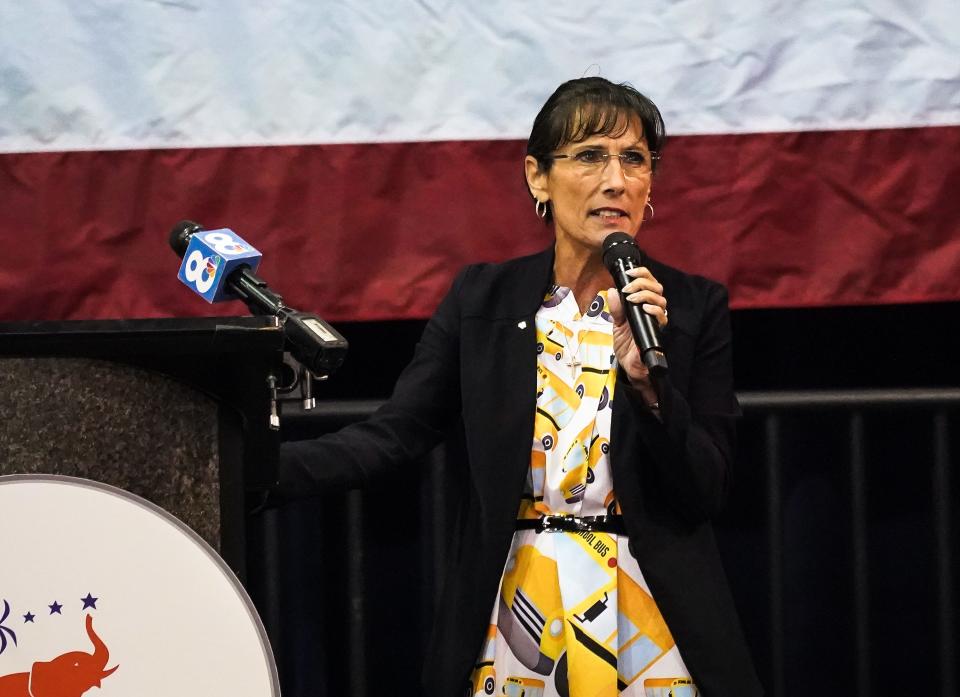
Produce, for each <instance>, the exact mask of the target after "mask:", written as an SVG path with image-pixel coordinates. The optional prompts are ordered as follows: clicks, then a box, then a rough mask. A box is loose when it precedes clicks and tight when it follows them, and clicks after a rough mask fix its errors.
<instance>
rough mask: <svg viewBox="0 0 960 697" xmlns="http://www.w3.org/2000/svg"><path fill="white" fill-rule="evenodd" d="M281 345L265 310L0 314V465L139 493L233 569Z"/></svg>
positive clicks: (266, 432)
mask: <svg viewBox="0 0 960 697" xmlns="http://www.w3.org/2000/svg"><path fill="white" fill-rule="evenodd" d="M283 345H284V334H283V329H282V327H280V326H279V324H278V322H277V320H276V319H275V318H273V317H222V318H220V317H217V318H197V319H179V318H171V319H140V320H89V321H86V320H83V321H65V322H20V323H0V474H23V473H48V474H64V475H71V476H76V477H83V478H86V479H91V480H94V481H99V482H103V483H106V484H111V485H113V486H116V487H119V488H121V489H125V490H127V491H130V492H132V493H134V494H137V495H139V496H142V497H143V498H145V499H147V500H148V501H150V502H152V503H155V504H156V505H158V506H160V507H161V508H164V509H166V510H167V511H169V512H170V513H172V514H173V515H175V516H176V517H177V518H179V519H180V520H182V521H183V522H184V523H186V524H187V525H188V526H190V527H191V528H192V529H193V530H194V531H196V532H197V533H198V534H199V535H200V536H201V537H202V538H203V539H204V540H206V541H207V542H208V543H209V544H210V545H211V546H212V547H213V548H214V549H215V550H217V551H219V553H220V555H221V556H222V557H223V558H224V560H225V561H226V562H227V563H228V564H229V565H230V567H231V568H232V569H233V571H234V573H236V574H237V576H238V577H239V578H240V579H241V580H244V581H245V579H246V562H245V556H246V530H245V517H244V511H245V500H246V497H247V495H248V494H253V493H255V492H257V491H258V490H259V491H262V490H264V489H265V488H266V487H267V486H269V485H270V484H271V483H272V482H273V481H274V480H275V475H276V464H277V452H278V448H279V443H280V436H279V432H278V431H277V430H275V429H273V428H272V427H271V423H270V413H271V411H270V406H271V390H270V387H269V385H268V378H269V377H270V376H273V377H275V378H279V377H280V370H281V368H282V364H283Z"/></svg>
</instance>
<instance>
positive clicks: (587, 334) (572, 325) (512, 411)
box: [280, 77, 762, 697]
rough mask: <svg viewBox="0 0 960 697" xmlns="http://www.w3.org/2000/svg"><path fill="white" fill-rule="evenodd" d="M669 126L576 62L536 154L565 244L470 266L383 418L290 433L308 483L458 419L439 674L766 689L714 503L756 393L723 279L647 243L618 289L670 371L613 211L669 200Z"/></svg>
mask: <svg viewBox="0 0 960 697" xmlns="http://www.w3.org/2000/svg"><path fill="white" fill-rule="evenodd" d="M664 140H665V133H664V126H663V121H662V118H661V116H660V112H659V110H658V109H657V107H656V106H655V105H654V104H653V102H651V101H650V100H649V99H648V98H646V97H645V96H644V95H642V94H640V93H639V92H637V91H636V90H635V89H633V88H632V87H630V86H629V85H617V84H613V83H611V82H609V81H607V80H605V79H603V78H598V77H592V78H583V79H578V80H571V81H569V82H565V83H564V84H562V85H560V87H559V88H557V90H556V91H555V92H554V93H553V95H551V97H550V98H549V99H548V100H547V102H546V104H544V106H543V108H542V109H541V110H540V113H539V114H538V115H537V117H536V119H535V121H534V124H533V129H532V131H531V133H530V138H529V141H528V143H527V155H526V157H525V159H524V162H523V167H524V172H525V175H526V182H527V186H528V188H529V191H530V194H531V195H532V197H533V199H534V206H533V207H534V209H535V212H536V214H537V215H539V216H540V217H541V218H543V219H544V220H545V221H546V222H547V223H548V224H552V226H553V229H554V233H555V241H554V243H553V244H552V245H551V247H550V248H549V249H547V250H545V251H543V252H541V253H539V254H535V255H533V256H529V257H524V258H520V259H514V260H511V261H507V262H504V263H501V264H477V265H473V266H468V267H467V268H465V269H464V270H463V271H461V272H460V273H459V274H458V276H457V277H456V279H455V280H454V282H453V285H452V287H451V289H450V291H449V292H448V293H447V295H446V297H445V298H444V299H443V301H442V302H441V303H440V306H439V307H438V309H437V311H436V313H435V314H434V316H433V317H432V318H431V319H430V321H429V322H428V324H427V326H426V328H425V330H424V333H423V337H422V338H421V340H420V342H419V344H418V345H417V349H416V352H415V355H414V357H413V360H412V361H411V363H410V365H409V366H408V367H407V368H406V369H405V370H404V372H403V373H402V375H401V376H400V379H399V380H398V382H397V385H396V388H395V391H394V393H393V395H392V397H391V398H390V400H389V401H388V402H387V403H386V404H385V405H384V406H383V407H382V408H381V409H380V410H379V411H377V413H376V414H375V415H374V416H373V417H371V418H370V419H369V420H367V421H365V422H363V423H359V424H355V425H352V426H349V427H347V428H345V429H343V430H341V431H339V432H337V433H335V434H331V435H328V436H324V437H323V438H319V439H316V440H312V441H301V442H293V443H285V444H284V445H283V447H282V450H281V461H280V486H281V489H282V490H284V491H285V492H287V493H289V494H291V495H303V494H305V493H309V492H310V491H316V490H318V489H321V490H330V489H332V488H345V487H360V486H363V485H364V484H365V483H367V482H368V481H372V480H373V479H374V478H376V477H377V476H378V475H379V474H380V473H381V472H385V471H388V470H391V469H395V468H398V467H403V466H405V465H407V463H410V462H412V461H413V460H415V459H417V458H418V457H420V456H422V455H424V454H425V453H426V452H428V451H429V450H430V449H431V448H433V447H434V446H435V445H436V444H437V443H438V441H440V440H441V439H443V438H445V437H446V436H447V435H449V434H451V433H453V432H455V431H457V430H462V437H463V439H464V441H465V443H466V451H467V457H468V463H467V467H466V474H465V475H464V478H463V480H462V481H459V482H457V485H458V486H459V487H460V489H461V491H460V492H459V493H460V494H461V497H460V500H461V510H460V514H459V517H458V527H457V530H456V533H455V535H456V541H455V545H454V552H453V554H452V557H451V563H450V568H449V569H448V572H447V575H446V578H445V586H444V593H443V598H442V600H441V603H440V605H439V607H438V612H437V619H436V624H435V627H434V632H433V638H432V641H431V648H430V650H429V652H428V657H427V665H426V666H425V675H428V676H429V684H430V685H431V686H432V689H431V690H430V694H438V695H444V696H445V697H446V696H447V695H449V696H453V695H458V696H459V695H463V694H470V695H474V694H479V695H485V694H488V695H494V694H495V695H517V696H519V695H525V697H532V696H533V695H543V696H544V697H547V696H552V695H560V696H564V697H565V696H567V695H569V696H570V697H599V696H610V697H613V696H614V695H617V694H622V695H629V696H631V697H633V696H636V697H640V696H643V697H666V696H667V695H673V696H675V697H679V696H680V695H690V696H692V695H697V694H702V695H706V696H707V697H750V696H751V695H759V694H762V690H761V688H760V686H759V683H758V682H757V679H756V676H755V674H754V670H753V666H752V663H751V661H750V657H749V655H748V652H747V649H746V645H745V642H744V640H743V637H742V634H741V630H740V626H739V621H738V619H737V616H736V613H735V610H734V607H733V602H732V599H731V597H730V593H729V590H728V588H727V583H726V579H725V576H724V572H723V569H722V567H721V563H720V558H719V554H718V552H717V549H716V545H715V542H714V538H713V533H712V529H711V524H710V519H711V517H712V516H713V515H715V514H716V513H717V512H718V511H719V510H720V509H721V507H722V505H723V503H724V499H725V496H726V492H727V489H728V487H729V483H730V482H729V476H730V467H731V462H732V458H733V450H734V435H735V434H734V426H735V420H736V418H737V417H738V415H739V407H738V405H737V402H736V398H735V396H734V393H733V384H732V367H731V338H730V325H729V312H728V309H727V295H726V290H725V289H724V288H723V287H722V286H721V285H719V284H717V283H715V282H712V281H709V280H706V279H704V278H702V277H698V276H692V275H689V274H686V273H683V272H681V271H679V270H677V269H674V268H671V267H669V266H665V265H663V264H660V263H658V262H655V261H654V260H652V259H646V260H644V262H643V265H642V266H637V267H635V268H631V269H629V270H628V271H627V275H628V278H629V282H627V283H626V285H625V286H624V287H623V288H620V289H619V290H620V291H621V293H622V297H623V300H625V301H626V302H627V303H632V304H635V305H637V306H639V307H640V308H641V309H642V310H643V311H644V312H645V313H646V314H647V315H649V316H650V317H651V318H652V319H653V320H654V321H655V324H656V325H658V327H659V330H660V331H661V333H662V346H663V349H664V351H665V354H666V356H667V358H668V360H669V373H668V375H667V376H664V377H658V379H656V380H653V379H651V375H650V373H649V371H648V369H647V367H646V365H645V363H644V361H643V360H642V358H641V354H640V351H639V350H638V348H637V346H636V344H635V341H634V336H633V334H632V332H631V328H630V325H629V323H628V322H627V320H626V319H625V313H624V311H623V306H622V301H621V297H620V295H619V294H618V293H617V291H616V290H615V289H612V288H610V287H609V286H610V285H611V275H610V272H609V271H608V270H607V268H606V267H605V266H604V263H603V254H602V252H603V249H602V248H603V243H604V240H605V239H607V238H608V236H609V235H610V234H611V233H614V232H618V231H619V232H624V233H626V234H627V235H629V236H630V237H632V238H635V237H637V236H638V233H639V232H640V230H641V226H642V224H643V221H644V218H645V217H647V218H649V217H650V216H652V214H653V205H652V203H651V188H652V183H653V175H654V171H655V169H656V165H657V162H658V159H659V157H660V153H661V152H662V150H663V146H664Z"/></svg>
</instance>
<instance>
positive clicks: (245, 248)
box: [177, 228, 263, 303]
mask: <svg viewBox="0 0 960 697" xmlns="http://www.w3.org/2000/svg"><path fill="white" fill-rule="evenodd" d="M262 256H263V255H262V254H260V252H258V251H257V250H256V249H254V248H253V246H252V245H250V244H248V243H247V242H245V241H244V240H242V239H241V238H240V237H239V236H238V235H237V234H236V233H235V232H234V231H233V230H229V229H227V228H222V229H220V230H201V231H198V232H196V233H194V234H193V235H192V236H191V237H190V244H189V245H187V251H186V252H185V253H184V255H183V263H182V264H181V265H180V273H179V274H177V278H179V279H180V280H181V281H182V282H183V283H184V284H185V285H186V286H187V287H188V288H190V290H192V291H193V292H194V293H196V294H197V295H199V296H200V297H202V298H203V299H204V300H206V301H207V302H209V303H216V302H220V301H222V300H236V299H237V296H236V295H235V294H234V293H233V292H232V291H231V290H230V287H229V285H228V284H227V282H226V279H227V277H228V276H229V275H230V274H231V273H232V272H233V271H234V270H236V269H238V268H239V267H241V266H247V267H249V268H250V270H251V272H255V271H256V270H257V267H258V266H259V265H260V259H261V258H262Z"/></svg>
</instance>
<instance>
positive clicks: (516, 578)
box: [466, 286, 698, 697]
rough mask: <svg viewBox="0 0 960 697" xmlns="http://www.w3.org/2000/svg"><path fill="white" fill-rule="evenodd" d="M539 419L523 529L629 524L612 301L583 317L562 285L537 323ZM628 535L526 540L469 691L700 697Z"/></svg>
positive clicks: (519, 542)
mask: <svg viewBox="0 0 960 697" xmlns="http://www.w3.org/2000/svg"><path fill="white" fill-rule="evenodd" d="M536 325H537V353H538V356H537V413H536V419H535V427H534V435H533V448H532V450H531V454H530V471H529V474H528V476H527V485H526V488H525V493H524V497H523V500H522V501H521V503H520V510H519V512H518V518H539V517H540V516H542V515H575V516H593V515H608V514H614V513H618V512H619V509H618V507H617V502H616V498H615V493H614V491H613V481H612V477H611V472H610V463H609V451H610V415H611V408H610V405H611V400H612V399H613V396H614V394H613V392H614V385H615V382H616V362H615V360H614V357H613V323H612V319H611V317H610V311H609V307H608V306H607V302H606V292H601V293H600V294H599V295H598V296H597V297H596V298H595V299H594V301H593V303H592V304H591V305H590V308H589V309H588V311H587V312H586V313H585V314H583V315H581V314H580V311H579V308H578V306H577V302H576V299H575V298H574V296H573V293H571V292H570V289H568V288H563V287H558V286H554V287H553V288H551V290H550V292H549V293H548V294H547V296H546V298H545V299H544V302H543V305H542V306H541V307H540V310H539V311H538V312H537V316H536ZM627 544H628V539H627V537H626V536H625V535H623V536H621V535H616V534H610V533H603V532H556V531H551V532H539V533H538V532H537V531H536V530H517V531H516V533H514V537H513V543H512V545H511V547H510V553H509V555H508V557H507V561H506V564H505V566H504V570H503V577H502V580H501V582H500V592H499V594H498V598H497V600H496V602H495V604H494V607H493V611H492V613H491V616H490V625H489V629H488V632H487V636H486V638H485V640H484V642H483V645H482V647H481V648H480V655H479V656H478V658H477V664H476V667H475V668H474V671H473V673H472V675H471V680H470V684H469V686H468V688H467V690H466V692H467V694H468V695H475V696H476V697H484V696H488V695H498V696H500V697H503V696H506V697H616V695H627V696H628V697H695V696H696V695H697V694H698V693H697V689H696V687H695V686H694V684H693V682H692V681H691V679H690V675H689V673H688V671H687V669H686V666H685V665H684V663H683V659H682V658H681V656H680V651H679V649H678V648H677V646H676V644H675V642H674V640H673V637H672V636H671V635H670V630H669V629H668V628H667V625H666V624H665V622H664V620H663V617H662V616H661V615H660V611H659V610H658V609H657V604H656V602H655V601H654V599H653V597H652V596H651V594H650V589H649V588H648V586H647V584H646V582H645V581H644V579H643V574H642V573H641V572H640V568H639V567H638V566H637V562H636V560H635V559H634V558H633V555H631V554H630V552H629V551H628V549H627Z"/></svg>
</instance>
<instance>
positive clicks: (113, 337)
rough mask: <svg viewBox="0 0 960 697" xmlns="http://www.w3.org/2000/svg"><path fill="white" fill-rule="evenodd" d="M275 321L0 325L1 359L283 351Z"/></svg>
mask: <svg viewBox="0 0 960 697" xmlns="http://www.w3.org/2000/svg"><path fill="white" fill-rule="evenodd" d="M283 341H284V334H283V328H282V327H281V326H280V324H279V322H278V321H277V318H276V317H193V318H187V317H163V318H159V319H115V320H68V321H56V322H51V321H38V322H5V323H0V355H6V356H42V355H59V356H98V355H105V354H117V353H122V354H126V355H131V354H157V353H162V354H166V355H177V354H193V355H196V354H203V353H219V354H222V353H258V352H264V351H266V352H270V351H281V350H283Z"/></svg>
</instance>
